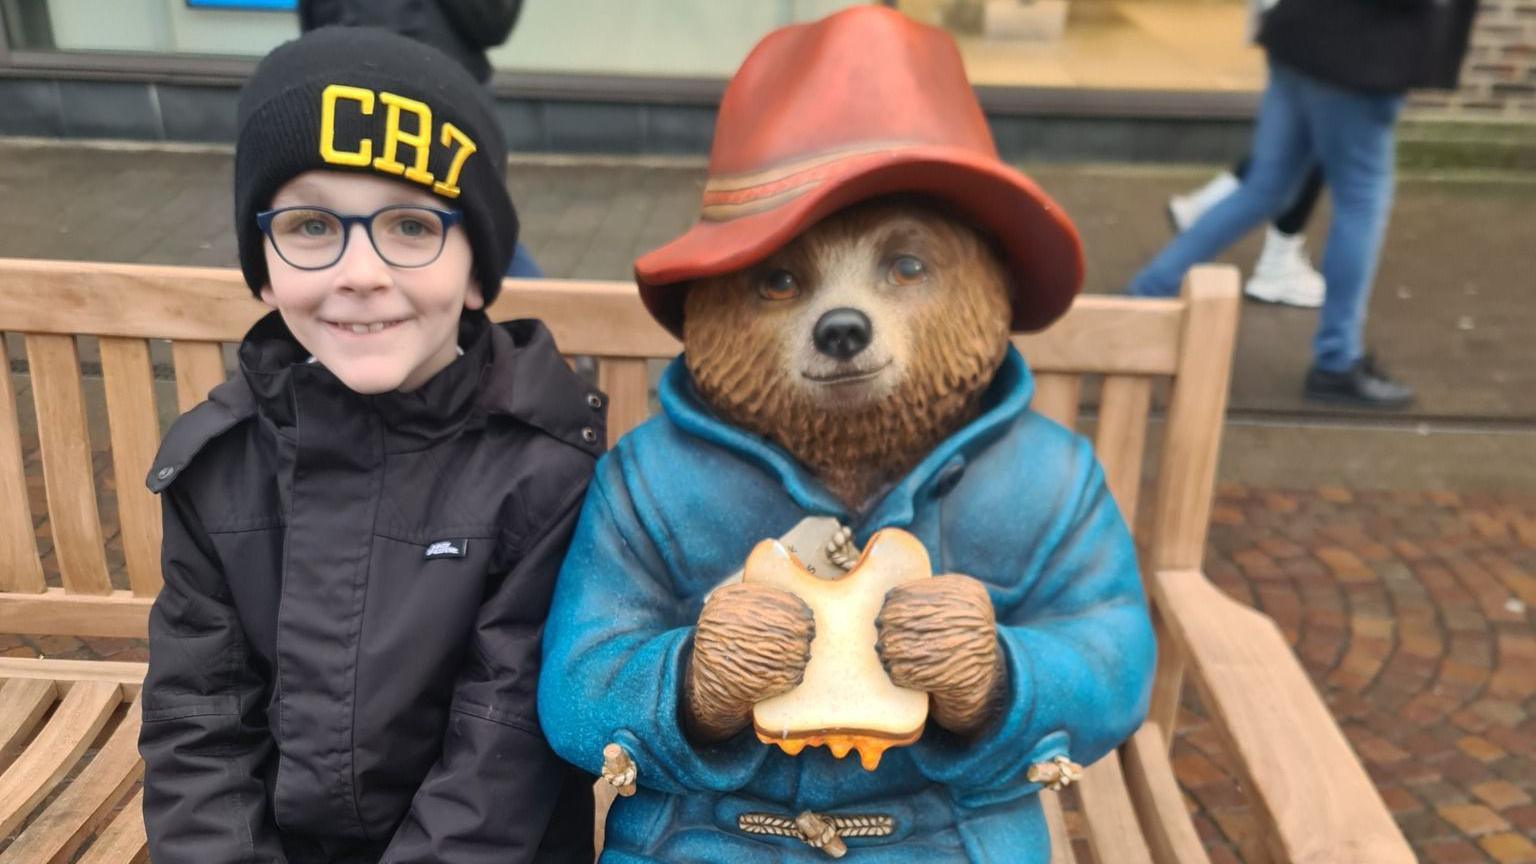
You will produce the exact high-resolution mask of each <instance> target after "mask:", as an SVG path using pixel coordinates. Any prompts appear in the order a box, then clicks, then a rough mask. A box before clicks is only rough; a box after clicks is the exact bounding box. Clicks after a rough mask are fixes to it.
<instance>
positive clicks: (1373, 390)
mask: <svg viewBox="0 0 1536 864" xmlns="http://www.w3.org/2000/svg"><path fill="white" fill-rule="evenodd" d="M1303 392H1304V394H1305V395H1306V397H1307V398H1308V399H1315V400H1317V401H1319V402H1334V403H1338V404H1344V405H1355V406H1358V407H1361V408H1401V407H1403V406H1404V405H1407V404H1408V403H1410V402H1412V401H1413V388H1412V387H1409V386H1408V385H1407V384H1404V383H1402V382H1401V381H1394V380H1392V379H1391V378H1390V377H1388V375H1387V373H1385V372H1383V371H1382V370H1380V369H1378V368H1376V361H1375V360H1374V359H1372V357H1371V355H1369V354H1367V355H1365V356H1364V357H1361V358H1360V359H1359V360H1356V361H1355V365H1353V366H1351V367H1349V368H1348V369H1346V370H1345V371H1343V372H1324V371H1323V370H1321V369H1319V368H1317V367H1316V366H1314V367H1312V368H1311V369H1310V370H1308V371H1307V384H1306V388H1305V389H1304V391H1303Z"/></svg>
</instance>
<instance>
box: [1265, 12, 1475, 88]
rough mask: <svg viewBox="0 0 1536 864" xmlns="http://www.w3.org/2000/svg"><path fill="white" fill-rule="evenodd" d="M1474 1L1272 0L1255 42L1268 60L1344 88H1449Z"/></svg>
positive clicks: (1457, 69)
mask: <svg viewBox="0 0 1536 864" xmlns="http://www.w3.org/2000/svg"><path fill="white" fill-rule="evenodd" d="M1476 14H1477V0H1280V2H1279V4H1277V5H1276V6H1275V7H1274V8H1273V9H1270V10H1269V11H1268V12H1267V13H1265V15H1264V22H1263V26H1262V28H1261V29H1260V32H1259V42H1260V43H1261V44H1263V45H1264V48H1265V50H1266V51H1268V52H1269V56H1270V58H1271V59H1273V60H1276V61H1278V62H1280V63H1283V64H1284V65H1286V66H1289V67H1291V68H1292V69H1296V70H1297V71H1300V72H1303V73H1305V74H1307V75H1310V76H1312V77H1313V78H1317V79H1320V80H1322V81H1326V82H1328V83H1329V84H1334V85H1336V86H1339V87H1347V88H1349V89H1352V90H1367V91H1377V92H1389V93H1401V92H1403V91H1406V90H1410V89H1415V88H1444V89H1454V88H1455V87H1456V82H1457V78H1458V76H1459V75H1460V72H1461V62H1462V59H1463V58H1464V57H1465V56H1466V53H1467V39H1468V37H1469V35H1470V34H1471V31H1472V19H1473V17H1474V16H1475V15H1476Z"/></svg>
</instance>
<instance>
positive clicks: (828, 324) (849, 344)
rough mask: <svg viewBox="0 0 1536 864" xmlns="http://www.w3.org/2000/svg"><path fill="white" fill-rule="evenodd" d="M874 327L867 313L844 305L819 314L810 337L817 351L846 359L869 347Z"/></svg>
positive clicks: (835, 357) (837, 358)
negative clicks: (821, 314)
mask: <svg viewBox="0 0 1536 864" xmlns="http://www.w3.org/2000/svg"><path fill="white" fill-rule="evenodd" d="M874 329H875V328H874V325H873V324H871V323H870V321H869V316H868V315H865V314H864V313H863V312H860V311H859V310H857V309H849V308H846V307H845V308H842V309H833V310H832V311H830V312H828V313H826V314H825V315H823V316H821V318H820V319H818V320H817V322H816V327H815V329H814V330H812V332H811V338H812V340H813V341H814V342H815V343H816V350H817V351H820V352H821V353H823V354H825V355H827V356H828V357H832V358H834V359H836V360H848V359H850V358H852V357H854V356H855V355H857V354H858V353H859V352H860V351H863V350H864V349H865V348H868V347H869V343H870V341H871V340H872V339H873V338H874Z"/></svg>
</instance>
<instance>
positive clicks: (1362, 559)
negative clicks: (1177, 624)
mask: <svg viewBox="0 0 1536 864" xmlns="http://www.w3.org/2000/svg"><path fill="white" fill-rule="evenodd" d="M27 443H28V444H29V445H31V446H28V447H27V450H28V451H29V452H30V453H31V454H32V455H31V456H30V458H29V465H28V469H29V473H30V475H31V476H30V477H29V480H30V481H31V484H30V488H29V491H30V493H31V496H32V498H33V501H32V507H33V512H35V513H38V512H44V511H43V508H42V503H43V500H42V497H43V490H42V484H41V477H40V476H38V472H37V464H36V455H35V453H36V450H35V445H34V444H33V443H32V442H27ZM95 467H96V471H97V476H98V478H99V488H100V490H101V492H100V502H101V509H102V513H103V523H104V525H105V526H106V530H107V532H108V536H109V537H110V539H109V541H108V550H107V555H108V563H109V565H110V566H111V567H112V569H113V571H114V578H115V579H118V580H122V578H123V577H122V573H121V569H122V553H121V546H120V543H119V540H118V537H117V534H116V531H115V527H114V526H115V522H116V519H115V513H114V510H115V505H114V501H113V486H112V478H111V467H110V463H109V460H108V457H106V456H105V454H99V455H98V457H97V460H96V465H95ZM1212 521H1213V524H1212V528H1211V539H1210V544H1209V548H1208V552H1207V559H1206V568H1207V572H1208V573H1209V575H1210V577H1211V579H1212V580H1213V581H1215V582H1216V584H1217V585H1219V586H1220V587H1221V588H1222V589H1223V590H1225V591H1227V592H1228V593H1229V594H1231V595H1232V596H1234V597H1236V598H1238V599H1239V600H1242V601H1243V602H1246V603H1249V604H1250V605H1253V606H1255V607H1256V608H1258V609H1260V610H1262V611H1263V612H1265V613H1266V614H1268V615H1270V616H1271V617H1273V618H1274V619H1275V621H1276V623H1278V624H1279V626H1280V628H1281V630H1283V631H1284V632H1285V634H1286V637H1287V638H1288V639H1289V640H1290V642H1291V644H1292V646H1293V647H1294V648H1295V650H1296V651H1297V653H1298V654H1299V655H1300V657H1301V659H1302V662H1303V664H1304V665H1305V666H1306V668H1307V671H1308V672H1309V673H1310V675H1311V677H1312V680H1313V681H1314V682H1315V683H1316V684H1317V686H1318V687H1319V689H1321V690H1322V692H1323V694H1324V697H1325V698H1326V700H1327V702H1328V705H1329V707H1330V709H1331V710H1332V711H1333V713H1334V715H1335V716H1336V717H1337V718H1338V719H1339V721H1340V723H1341V724H1342V726H1343V728H1344V731H1345V734H1346V735H1347V736H1348V737H1349V739H1350V741H1351V742H1353V744H1354V746H1355V749H1356V750H1357V751H1358V752H1359V754H1360V756H1361V757H1362V759H1363V760H1364V762H1365V765H1366V768H1367V769H1368V770H1369V771H1370V774H1371V777H1372V778H1373V779H1374V780H1375V782H1376V784H1377V787H1378V788H1379V789H1380V790H1381V793H1382V795H1383V797H1384V798H1385V800H1386V802H1387V804H1388V806H1389V807H1390V808H1391V809H1392V812H1393V813H1394V814H1395V815H1396V816H1397V819H1398V822H1399V824H1400V825H1401V826H1402V828H1403V831H1404V833H1405V834H1406V835H1407V836H1408V839H1409V841H1410V842H1411V843H1412V844H1413V846H1414V848H1415V849H1417V850H1418V851H1419V853H1420V855H1421V856H1422V858H1423V859H1424V860H1425V861H1428V862H1432V864H1460V862H1490V861H1492V862H1499V864H1517V862H1518V864H1532V862H1536V845H1533V844H1532V842H1531V840H1530V837H1532V836H1533V835H1536V626H1533V624H1536V497H1525V498H1522V497H1514V496H1489V495H1457V494H1455V493H1449V492H1447V493H1420V492H1370V491H1361V490H1351V489H1345V488H1320V489H1308V490H1275V489H1253V488H1247V487H1242V486H1224V487H1222V488H1221V489H1220V490H1219V494H1218V500H1217V506H1216V508H1215V511H1214V514H1213V518H1212ZM38 538H39V548H40V549H41V550H42V552H43V554H44V556H45V557H44V562H43V566H44V569H45V571H47V573H48V576H49V578H50V580H52V581H53V582H54V583H55V584H57V579H58V573H57V569H58V568H57V564H56V562H55V560H54V558H53V555H52V548H51V543H50V542H49V539H48V531H47V526H46V524H39V526H38ZM119 587H126V586H125V585H120V586H119ZM39 654H41V655H45V656H50V657H65V658H79V659H112V660H144V659H145V658H146V652H145V649H144V646H143V644H142V643H140V642H138V641H137V640H131V639H75V638H71V637H57V636H56V637H43V638H38V639H25V638H21V637H16V636H4V635H0V655H9V656H24V657H34V656H38V655H39ZM1185 709H1186V710H1185V711H1184V714H1183V717H1182V718H1181V723H1180V726H1181V728H1180V730H1179V734H1178V736H1177V740H1176V742H1175V744H1174V749H1173V763H1174V767H1175V770H1176V772H1177V774H1178V777H1179V780H1180V783H1181V784H1182V786H1183V788H1184V790H1185V792H1186V796H1187V800H1188V803H1189V806H1190V808H1191V811H1192V812H1193V813H1194V814H1195V817H1194V818H1195V824H1196V827H1197V828H1198V830H1199V832H1200V835H1201V836H1202V838H1204V840H1205V842H1206V845H1207V846H1208V848H1209V849H1210V850H1211V854H1212V859H1213V862H1215V864H1229V862H1236V861H1245V860H1251V861H1261V860H1266V859H1263V858H1260V857H1256V856H1254V854H1253V852H1252V850H1253V849H1254V844H1255V843H1256V842H1258V841H1257V835H1256V828H1257V826H1256V824H1255V821H1254V815H1253V813H1252V811H1251V810H1250V808H1249V807H1248V806H1247V805H1246V804H1245V803H1244V799H1243V795H1242V791H1241V790H1240V788H1239V787H1238V784H1237V783H1236V782H1235V781H1234V780H1233V779H1232V774H1231V763H1230V760H1229V759H1228V758H1227V756H1226V755H1225V754H1224V753H1223V751H1222V747H1221V744H1220V742H1219V740H1218V739H1217V737H1216V733H1215V731H1214V730H1213V729H1212V728H1211V726H1210V725H1209V723H1208V722H1207V721H1206V720H1205V718H1204V716H1203V714H1202V711H1201V708H1200V706H1199V704H1198V702H1197V701H1196V700H1195V699H1194V698H1193V697H1192V696H1191V697H1189V698H1188V701H1187V703H1186V706H1185Z"/></svg>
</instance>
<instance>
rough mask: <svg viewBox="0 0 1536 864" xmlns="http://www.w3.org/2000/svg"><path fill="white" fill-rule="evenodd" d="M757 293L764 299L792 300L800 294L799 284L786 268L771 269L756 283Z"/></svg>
mask: <svg viewBox="0 0 1536 864" xmlns="http://www.w3.org/2000/svg"><path fill="white" fill-rule="evenodd" d="M757 293H758V294H760V295H762V298H763V299H764V300H793V299H795V298H796V297H799V296H800V284H799V283H798V282H796V281H795V274H793V273H791V272H789V271H788V270H773V271H771V272H769V274H768V275H767V276H764V277H763V281H762V282H760V283H758V286H757Z"/></svg>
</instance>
